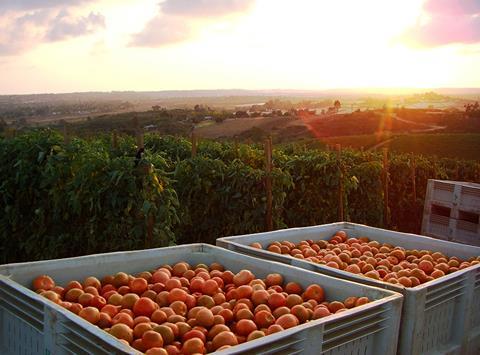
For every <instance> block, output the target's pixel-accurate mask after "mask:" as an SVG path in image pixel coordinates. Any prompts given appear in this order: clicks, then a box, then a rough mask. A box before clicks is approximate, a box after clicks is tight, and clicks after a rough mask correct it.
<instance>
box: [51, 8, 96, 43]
mask: <svg viewBox="0 0 480 355" xmlns="http://www.w3.org/2000/svg"><path fill="white" fill-rule="evenodd" d="M103 28H105V17H104V16H103V15H102V14H99V13H94V12H90V14H89V15H88V16H79V17H72V16H70V15H69V14H68V13H67V12H65V11H62V12H61V13H59V14H58V15H57V16H56V17H55V19H54V21H53V22H52V23H51V24H50V26H49V28H48V31H47V32H46V33H45V39H46V40H47V41H50V42H54V41H61V40H64V39H67V38H71V37H79V36H85V35H88V34H90V33H93V32H96V31H97V30H99V29H103Z"/></svg>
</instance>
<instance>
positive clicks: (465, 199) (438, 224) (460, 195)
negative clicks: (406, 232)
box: [422, 180, 480, 246]
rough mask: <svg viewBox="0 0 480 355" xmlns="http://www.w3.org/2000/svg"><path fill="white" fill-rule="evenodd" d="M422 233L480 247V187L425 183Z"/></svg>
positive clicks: (468, 184)
mask: <svg viewBox="0 0 480 355" xmlns="http://www.w3.org/2000/svg"><path fill="white" fill-rule="evenodd" d="M422 234H423V235H427V236H429V237H433V238H438V239H442V240H449V241H454V242H457V243H464V244H470V245H476V246H480V184H474V183H467V182H458V181H444V180H429V181H428V186H427V194H426V196H425V206H424V212H423V220H422Z"/></svg>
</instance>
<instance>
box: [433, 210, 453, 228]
mask: <svg viewBox="0 0 480 355" xmlns="http://www.w3.org/2000/svg"><path fill="white" fill-rule="evenodd" d="M430 222H431V223H436V224H441V225H444V226H449V225H450V220H449V218H448V217H444V216H438V215H436V214H433V213H432V214H431V215H430Z"/></svg>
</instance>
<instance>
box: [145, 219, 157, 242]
mask: <svg viewBox="0 0 480 355" xmlns="http://www.w3.org/2000/svg"><path fill="white" fill-rule="evenodd" d="M154 225H155V220H154V219H153V215H152V214H151V213H149V214H148V222H147V234H146V238H145V248H151V247H152V243H153V226H154Z"/></svg>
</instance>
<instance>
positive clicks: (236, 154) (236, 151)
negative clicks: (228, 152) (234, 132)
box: [234, 138, 240, 158]
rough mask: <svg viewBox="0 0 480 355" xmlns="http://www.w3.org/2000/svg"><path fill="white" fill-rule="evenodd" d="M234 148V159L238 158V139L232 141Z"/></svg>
mask: <svg viewBox="0 0 480 355" xmlns="http://www.w3.org/2000/svg"><path fill="white" fill-rule="evenodd" d="M234 148H235V157H237V158H238V157H239V155H240V154H239V151H238V139H237V138H235V141H234Z"/></svg>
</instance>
